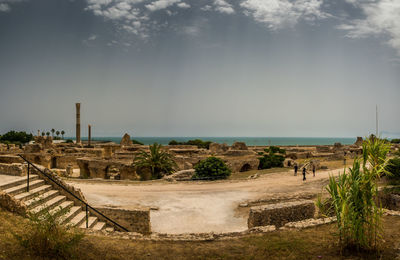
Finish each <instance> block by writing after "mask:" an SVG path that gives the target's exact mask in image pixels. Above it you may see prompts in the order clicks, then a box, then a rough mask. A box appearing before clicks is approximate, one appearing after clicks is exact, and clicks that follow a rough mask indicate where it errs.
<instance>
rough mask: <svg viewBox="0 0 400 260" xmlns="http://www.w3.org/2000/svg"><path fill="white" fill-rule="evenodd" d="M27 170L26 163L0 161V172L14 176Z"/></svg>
mask: <svg viewBox="0 0 400 260" xmlns="http://www.w3.org/2000/svg"><path fill="white" fill-rule="evenodd" d="M27 172H28V169H27V165H26V164H22V163H11V164H8V163H0V173H1V174H6V175H14V176H25V175H26V174H27Z"/></svg>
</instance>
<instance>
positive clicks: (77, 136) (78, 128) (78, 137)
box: [75, 103, 81, 144]
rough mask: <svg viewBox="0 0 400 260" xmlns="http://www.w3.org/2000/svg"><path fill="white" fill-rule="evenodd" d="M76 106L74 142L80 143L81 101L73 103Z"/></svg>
mask: <svg viewBox="0 0 400 260" xmlns="http://www.w3.org/2000/svg"><path fill="white" fill-rule="evenodd" d="M75 106H76V143H77V144H80V143H81V103H75Z"/></svg>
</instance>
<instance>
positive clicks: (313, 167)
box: [312, 164, 315, 177]
mask: <svg viewBox="0 0 400 260" xmlns="http://www.w3.org/2000/svg"><path fill="white" fill-rule="evenodd" d="M312 173H313V177H315V164H313V165H312Z"/></svg>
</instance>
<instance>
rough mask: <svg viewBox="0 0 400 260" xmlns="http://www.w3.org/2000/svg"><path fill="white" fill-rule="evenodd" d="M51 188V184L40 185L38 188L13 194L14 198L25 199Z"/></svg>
mask: <svg viewBox="0 0 400 260" xmlns="http://www.w3.org/2000/svg"><path fill="white" fill-rule="evenodd" d="M49 190H51V185H42V186H39V187H38V188H35V189H32V190H29V192H23V193H20V194H18V195H15V199H17V200H21V201H25V200H29V199H31V198H33V197H36V196H38V195H40V194H43V193H45V192H47V191H49Z"/></svg>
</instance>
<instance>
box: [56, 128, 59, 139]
mask: <svg viewBox="0 0 400 260" xmlns="http://www.w3.org/2000/svg"><path fill="white" fill-rule="evenodd" d="M56 135H57V138H59V136H60V131H58V130H57V131H56Z"/></svg>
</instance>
